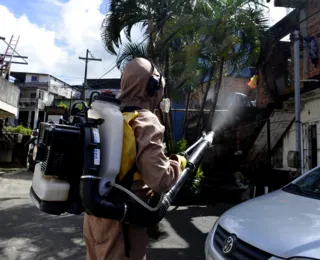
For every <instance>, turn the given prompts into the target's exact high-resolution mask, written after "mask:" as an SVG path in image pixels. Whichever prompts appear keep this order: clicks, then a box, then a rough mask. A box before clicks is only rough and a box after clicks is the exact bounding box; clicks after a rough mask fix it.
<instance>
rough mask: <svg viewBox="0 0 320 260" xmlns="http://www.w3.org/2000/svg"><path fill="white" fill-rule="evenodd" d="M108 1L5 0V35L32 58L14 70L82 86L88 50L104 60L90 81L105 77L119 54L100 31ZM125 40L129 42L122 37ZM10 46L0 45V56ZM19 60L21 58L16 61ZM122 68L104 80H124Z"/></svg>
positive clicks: (1, 18) (278, 11)
mask: <svg viewBox="0 0 320 260" xmlns="http://www.w3.org/2000/svg"><path fill="white" fill-rule="evenodd" d="M107 1H109V0H0V36H1V37H5V38H6V42H9V40H10V38H11V36H12V35H14V36H15V37H16V36H20V40H19V44H18V46H17V52H18V53H19V54H20V55H22V56H28V59H27V61H28V65H16V64H14V65H12V69H11V70H12V71H23V72H34V73H48V74H51V75H53V76H55V77H57V78H60V79H61V80H64V81H65V82H67V83H69V84H82V83H83V78H84V67H85V62H84V61H83V60H79V56H85V54H86V49H89V50H90V52H91V53H92V54H93V56H94V57H95V58H101V59H102V62H99V61H91V62H89V64H88V78H100V77H101V76H102V75H103V74H105V73H106V72H107V71H108V70H109V69H110V68H112V67H113V66H114V65H115V61H116V56H114V55H111V54H109V53H108V52H107V51H106V50H105V49H104V47H103V44H102V41H101V37H100V27H101V23H102V21H103V18H104V17H105V15H106V12H107V4H108V3H107ZM273 1H274V0H272V1H271V2H270V3H269V4H267V5H268V6H269V7H270V10H268V11H267V10H266V15H267V16H269V17H270V18H271V19H270V25H272V24H274V23H276V22H277V21H279V20H280V19H282V18H283V17H284V16H285V15H286V10H285V8H278V7H277V8H275V7H273ZM132 37H133V41H134V42H139V41H141V40H142V39H143V34H142V32H141V31H140V28H139V27H134V28H133V29H132ZM123 39H124V41H123V42H126V39H125V38H124V37H123ZM5 48H6V44H5V43H4V42H3V41H0V53H4V52H5ZM17 61H18V60H17ZM119 77H120V72H119V71H118V70H117V68H115V69H113V70H112V71H111V72H110V73H108V74H107V75H105V76H103V78H119Z"/></svg>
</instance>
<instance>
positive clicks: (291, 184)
mask: <svg viewBox="0 0 320 260" xmlns="http://www.w3.org/2000/svg"><path fill="white" fill-rule="evenodd" d="M288 187H294V188H296V190H298V191H299V192H300V193H303V194H306V195H310V193H309V192H307V191H305V190H304V189H303V188H301V187H300V186H299V185H298V184H296V183H290V184H289V185H288V186H287V188H288Z"/></svg>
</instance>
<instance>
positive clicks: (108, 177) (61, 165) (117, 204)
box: [30, 92, 214, 227]
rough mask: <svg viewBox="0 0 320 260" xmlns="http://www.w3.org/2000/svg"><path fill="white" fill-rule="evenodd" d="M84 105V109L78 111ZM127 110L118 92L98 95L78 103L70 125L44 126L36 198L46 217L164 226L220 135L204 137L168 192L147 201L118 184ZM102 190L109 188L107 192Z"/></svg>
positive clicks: (34, 181)
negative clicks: (84, 217)
mask: <svg viewBox="0 0 320 260" xmlns="http://www.w3.org/2000/svg"><path fill="white" fill-rule="evenodd" d="M79 104H80V107H82V108H81V109H79V108H77V105H79ZM122 111H123V108H122V107H121V104H120V102H119V101H118V100H117V99H116V97H115V96H114V95H112V94H106V93H104V94H100V93H98V92H96V93H92V94H91V96H90V100H89V104H88V106H87V105H86V104H85V103H84V102H83V101H77V102H76V103H75V104H74V105H73V106H72V108H71V112H70V114H71V116H70V120H69V121H68V122H66V121H63V120H62V121H60V123H59V124H50V123H41V125H40V130H39V141H38V153H37V160H38V161H40V163H38V164H37V165H36V167H35V169H34V174H33V179H32V186H31V188H30V198H31V200H32V202H33V203H34V204H35V205H36V207H37V208H38V209H39V210H40V211H42V212H45V213H48V214H52V215H61V214H64V213H69V214H74V215H78V214H81V213H83V212H86V213H87V214H90V215H94V216H96V217H101V218H107V219H115V220H119V221H123V222H124V223H134V224H137V225H140V226H142V227H148V226H151V225H154V224H157V223H158V222H160V221H161V220H162V219H163V218H164V217H165V215H166V212H167V210H168V208H169V206H170V205H171V203H172V201H173V199H174V198H175V197H176V195H177V193H178V192H179V190H180V189H181V188H182V187H183V185H184V183H185V182H186V180H187V179H189V178H190V177H192V175H193V174H194V172H195V170H196V168H197V167H198V166H199V163H200V161H201V159H202V158H203V155H204V153H205V151H206V150H207V148H208V147H210V146H211V145H212V142H213V138H214V133H213V132H209V133H208V134H205V133H203V135H202V137H201V138H200V139H199V140H198V141H197V142H196V143H195V144H194V145H192V146H191V147H190V148H189V149H188V150H187V151H185V152H184V153H183V154H184V155H185V156H186V157H187V158H188V163H187V167H186V168H185V169H184V170H183V172H182V174H181V176H180V178H179V180H178V181H177V183H176V184H175V186H174V187H172V188H171V189H170V190H169V191H168V192H166V193H165V194H158V195H155V196H153V197H152V198H151V199H149V200H148V201H142V200H141V199H140V198H138V197H137V196H135V194H133V193H132V192H131V191H130V189H129V186H128V185H124V184H122V183H121V182H119V181H118V178H117V176H118V174H119V171H120V164H121V158H122V144H123V126H124V117H123V114H122ZM101 189H103V190H104V192H103V193H101Z"/></svg>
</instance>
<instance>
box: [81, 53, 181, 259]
mask: <svg viewBox="0 0 320 260" xmlns="http://www.w3.org/2000/svg"><path fill="white" fill-rule="evenodd" d="M152 78H154V79H156V80H158V81H159V80H160V81H161V82H162V84H161V85H160V86H161V87H160V88H159V89H155V90H154V89H153V90H152V88H153V86H152V84H153V83H154V82H153V79H152ZM152 82H153V83H152ZM164 86H165V81H164V79H163V78H162V76H161V75H160V73H159V71H158V70H157V69H156V68H155V67H154V66H153V64H152V63H150V62H149V61H148V60H146V59H143V58H136V59H134V60H132V61H131V62H129V63H128V64H127V65H126V66H125V68H124V71H123V74H122V78H121V95H120V97H119V99H120V101H121V105H122V106H124V107H133V108H137V110H138V112H137V113H135V114H134V113H131V115H133V114H134V115H135V116H132V118H131V119H130V120H128V122H129V126H130V127H131V128H132V130H133V133H134V138H135V143H136V155H135V164H136V168H137V169H138V173H139V176H140V177H137V178H134V181H133V183H132V185H131V187H130V189H131V191H133V192H134V193H135V194H136V195H137V196H138V197H139V198H142V199H143V198H145V197H147V196H149V194H150V191H151V192H156V193H162V192H166V191H168V190H169V189H170V188H171V187H172V186H174V184H175V183H176V181H177V180H178V178H179V176H180V174H181V171H182V170H183V169H184V168H185V166H186V159H185V158H184V157H181V156H179V155H172V156H170V157H169V158H168V157H166V155H165V154H164V148H163V136H164V131H165V128H164V126H163V125H162V124H161V123H160V121H159V119H158V117H157V116H156V115H155V114H154V111H155V109H156V108H158V106H159V104H160V102H161V100H162V97H163V93H164ZM129 114H130V113H129ZM124 140H125V137H124ZM125 159H126V158H125V156H122V163H123V162H124V160H125ZM125 237H127V240H128V241H127V242H126V241H125V240H126V239H125ZM84 238H85V242H86V246H87V260H125V259H131V260H144V259H146V249H147V245H148V235H147V232H146V229H145V228H142V227H139V226H135V225H133V224H129V226H128V229H127V236H126V234H125V232H124V228H123V225H122V223H121V222H120V221H116V220H111V219H103V218H98V217H95V216H91V215H87V214H86V215H85V218H84ZM127 243H128V244H129V250H128V247H127ZM128 251H129V252H128Z"/></svg>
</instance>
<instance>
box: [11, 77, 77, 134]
mask: <svg viewBox="0 0 320 260" xmlns="http://www.w3.org/2000/svg"><path fill="white" fill-rule="evenodd" d="M11 77H13V78H14V79H15V80H14V82H15V84H16V85H17V86H18V87H19V88H20V96H19V105H18V108H19V113H18V116H17V123H18V124H21V125H23V126H25V127H29V128H33V129H36V128H37V127H38V125H39V123H40V122H44V121H46V113H45V111H44V109H45V107H46V106H51V105H52V104H53V103H54V100H55V99H57V98H66V99H71V98H72V97H74V96H78V95H79V93H78V91H77V90H75V89H73V88H72V87H71V86H70V85H69V84H67V83H66V82H64V81H62V80H60V79H58V78H56V77H54V76H52V75H49V74H41V73H26V72H11Z"/></svg>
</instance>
